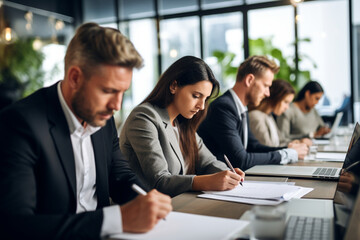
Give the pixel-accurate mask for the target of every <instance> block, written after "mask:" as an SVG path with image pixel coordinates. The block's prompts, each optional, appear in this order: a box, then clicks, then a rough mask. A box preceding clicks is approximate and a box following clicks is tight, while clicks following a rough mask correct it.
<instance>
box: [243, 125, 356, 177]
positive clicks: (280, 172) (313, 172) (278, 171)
mask: <svg viewBox="0 0 360 240" xmlns="http://www.w3.org/2000/svg"><path fill="white" fill-rule="evenodd" d="M359 137H360V125H359V123H356V126H355V128H354V131H353V134H352V137H351V140H350V144H349V147H348V151H347V154H346V157H345V161H344V164H343V166H345V167H347V166H348V165H349V163H348V162H349V161H350V158H348V157H347V156H348V154H349V151H350V150H351V149H352V146H353V145H354V144H355V143H356V142H357V141H358V139H359ZM350 164H351V163H350ZM245 173H246V175H257V176H282V177H294V178H296V177H298V178H319V179H334V180H336V179H338V178H339V176H340V173H341V168H334V167H308V166H288V165H257V166H254V167H252V168H249V169H248V170H246V171H245Z"/></svg>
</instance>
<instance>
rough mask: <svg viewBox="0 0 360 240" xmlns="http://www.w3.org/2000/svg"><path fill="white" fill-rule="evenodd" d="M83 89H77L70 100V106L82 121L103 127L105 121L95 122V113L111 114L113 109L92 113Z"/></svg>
mask: <svg viewBox="0 0 360 240" xmlns="http://www.w3.org/2000/svg"><path fill="white" fill-rule="evenodd" d="M83 93H84V91H83V90H79V91H78V92H76V93H75V95H74V98H73V100H72V103H71V106H72V108H73V109H74V113H75V114H76V116H78V117H79V118H81V119H82V120H83V121H85V122H86V123H87V124H89V125H91V126H94V127H103V126H104V125H105V124H106V122H105V121H104V122H96V121H95V118H96V115H97V114H113V111H104V112H98V113H93V112H92V111H91V106H88V105H89V104H88V103H87V101H86V98H85V96H84V94H83Z"/></svg>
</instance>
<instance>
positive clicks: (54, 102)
mask: <svg viewBox="0 0 360 240" xmlns="http://www.w3.org/2000/svg"><path fill="white" fill-rule="evenodd" d="M46 93H47V94H46V98H47V101H48V105H47V106H48V107H47V115H48V120H49V122H50V126H51V127H50V134H51V136H52V139H53V141H54V143H55V147H56V149H57V153H58V156H54V159H56V158H58V157H59V158H60V161H61V163H62V166H63V168H64V171H65V174H66V177H67V179H68V181H69V185H70V187H71V191H72V192H73V194H74V197H75V199H76V172H75V160H74V153H73V148H72V144H71V139H70V132H69V126H68V124H67V122H66V119H65V115H64V113H63V111H62V108H61V105H60V101H59V97H58V93H57V83H56V84H54V85H53V86H51V87H50V88H49V89H48V91H47V92H46Z"/></svg>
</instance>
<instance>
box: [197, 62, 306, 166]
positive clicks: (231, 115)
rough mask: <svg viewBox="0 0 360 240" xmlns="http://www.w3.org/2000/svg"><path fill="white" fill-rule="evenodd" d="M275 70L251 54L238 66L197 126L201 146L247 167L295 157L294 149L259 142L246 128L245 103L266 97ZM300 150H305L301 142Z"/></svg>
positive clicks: (272, 66)
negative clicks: (229, 86) (232, 82)
mask: <svg viewBox="0 0 360 240" xmlns="http://www.w3.org/2000/svg"><path fill="white" fill-rule="evenodd" d="M278 70H279V67H278V66H277V65H276V64H275V62H273V61H271V60H269V59H267V58H266V57H263V56H252V57H249V58H248V59H246V60H245V61H244V62H243V63H242V64H241V65H240V67H239V69H238V73H237V76H236V83H235V85H234V87H233V88H232V89H230V90H228V91H226V92H225V93H224V94H223V95H222V96H220V97H219V98H217V99H216V100H214V101H213V102H212V103H211V104H210V107H209V110H208V113H207V116H206V118H205V120H204V121H203V122H202V124H201V125H200V127H199V129H198V134H199V135H200V136H201V137H202V138H203V140H204V143H205V145H206V146H207V147H208V148H209V149H210V151H211V152H212V153H213V154H214V155H215V156H216V157H217V158H218V159H220V160H223V159H224V154H225V155H226V156H227V157H228V158H229V160H230V162H231V164H232V165H233V166H234V167H238V168H241V169H242V170H247V169H248V168H250V167H252V166H255V165H259V164H280V163H281V164H285V163H289V162H295V161H297V160H298V154H297V152H296V151H295V150H294V149H284V148H281V147H268V146H265V145H262V144H260V143H259V141H258V140H257V139H256V138H255V136H254V135H253V134H252V133H251V131H250V129H249V127H248V126H249V117H248V113H247V105H248V104H252V105H254V106H258V105H259V104H260V102H261V100H262V99H263V98H265V97H268V96H270V91H269V88H270V86H271V84H272V81H273V79H274V74H276V73H277V72H278ZM300 149H301V150H300V152H303V151H305V152H306V151H307V147H306V146H305V145H302V146H301V147H300Z"/></svg>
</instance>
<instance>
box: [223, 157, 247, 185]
mask: <svg viewBox="0 0 360 240" xmlns="http://www.w3.org/2000/svg"><path fill="white" fill-rule="evenodd" d="M224 158H225V162H226V164H227V165H228V166H229V168H230V169H231V171H232V172H233V173H236V172H235V169H234V168H233V166H232V165H231V163H230V161H229V159H228V158H227V156H226V155H225V154H224ZM240 185H241V186H242V185H243V184H242V182H241V181H240Z"/></svg>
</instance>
